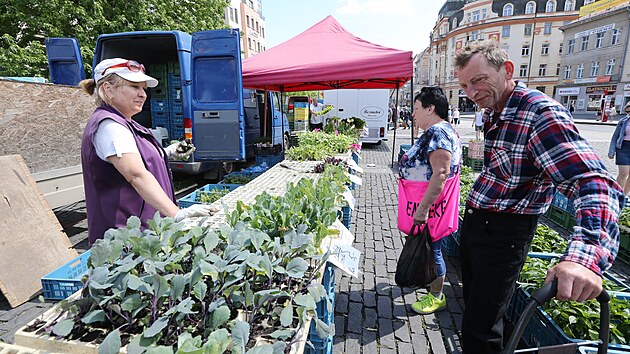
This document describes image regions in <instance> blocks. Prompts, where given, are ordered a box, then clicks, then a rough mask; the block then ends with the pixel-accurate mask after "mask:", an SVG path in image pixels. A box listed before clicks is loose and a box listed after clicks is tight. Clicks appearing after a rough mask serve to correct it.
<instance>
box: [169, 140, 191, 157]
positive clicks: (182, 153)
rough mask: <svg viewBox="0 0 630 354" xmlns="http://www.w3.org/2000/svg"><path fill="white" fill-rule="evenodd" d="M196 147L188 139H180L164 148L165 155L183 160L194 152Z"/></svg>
mask: <svg viewBox="0 0 630 354" xmlns="http://www.w3.org/2000/svg"><path fill="white" fill-rule="evenodd" d="M196 149H197V148H196V147H195V146H194V145H193V144H192V143H191V142H190V140H188V139H185V140H182V141H178V142H175V143H173V144H171V145H169V146H167V147H166V148H164V151H166V156H168V157H169V158H170V159H173V160H179V161H185V160H188V158H189V157H190V155H192V153H193V152H195V150H196Z"/></svg>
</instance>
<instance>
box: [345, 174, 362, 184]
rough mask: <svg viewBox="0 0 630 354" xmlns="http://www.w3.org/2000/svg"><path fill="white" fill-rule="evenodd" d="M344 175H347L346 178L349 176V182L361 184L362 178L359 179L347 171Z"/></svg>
mask: <svg viewBox="0 0 630 354" xmlns="http://www.w3.org/2000/svg"><path fill="white" fill-rule="evenodd" d="M346 176H348V178H350V182H352V183H354V184H358V185H360V186H362V185H363V180H362V179H361V177H357V176H355V175H351V174H349V173H347V172H346Z"/></svg>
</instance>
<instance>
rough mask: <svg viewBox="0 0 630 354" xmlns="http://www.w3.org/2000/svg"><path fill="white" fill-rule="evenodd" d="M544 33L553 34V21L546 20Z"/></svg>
mask: <svg viewBox="0 0 630 354" xmlns="http://www.w3.org/2000/svg"><path fill="white" fill-rule="evenodd" d="M543 33H544V34H551V22H545V27H544V29H543Z"/></svg>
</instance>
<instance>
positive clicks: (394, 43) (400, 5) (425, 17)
mask: <svg viewBox="0 0 630 354" xmlns="http://www.w3.org/2000/svg"><path fill="white" fill-rule="evenodd" d="M444 3H445V0H422V1H419V0H313V1H311V0H263V2H262V5H263V16H264V17H265V35H266V40H267V44H266V47H267V49H270V48H272V47H274V46H276V45H278V44H280V43H282V42H284V41H286V40H289V39H291V38H292V37H295V36H296V35H298V34H300V33H302V32H304V30H306V29H308V28H309V27H311V26H313V25H314V24H316V23H318V22H319V21H321V20H323V19H324V18H326V16H328V15H332V16H333V17H334V18H335V19H336V20H337V21H338V22H339V23H340V24H341V25H342V26H343V27H345V28H346V30H348V31H349V32H351V33H352V34H354V35H355V36H357V37H360V38H362V39H364V40H366V41H369V42H373V43H376V44H379V45H382V46H385V47H390V48H394V49H401V50H411V51H413V54H414V55H415V54H419V53H420V52H422V51H423V50H424V49H425V48H426V47H428V46H429V34H430V32H431V30H432V29H433V26H434V25H435V22H436V21H437V18H438V12H439V11H440V8H441V7H442V5H444Z"/></svg>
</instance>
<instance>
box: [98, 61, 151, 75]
mask: <svg viewBox="0 0 630 354" xmlns="http://www.w3.org/2000/svg"><path fill="white" fill-rule="evenodd" d="M124 67H126V68H127V69H129V71H133V72H138V71H142V73H143V74H144V65H142V64H140V63H138V62H137V61H135V60H127V61H126V62H124V63H120V64H115V65H112V66H108V67H106V68H105V70H103V74H102V75H103V77H104V76H105V73H106V72H107V70H109V69H114V68H124Z"/></svg>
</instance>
